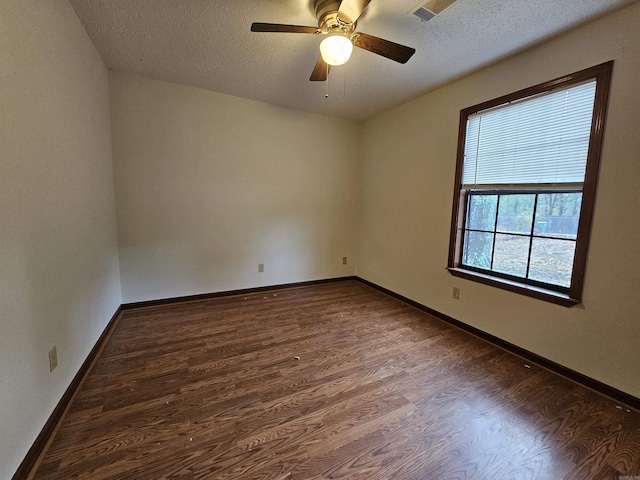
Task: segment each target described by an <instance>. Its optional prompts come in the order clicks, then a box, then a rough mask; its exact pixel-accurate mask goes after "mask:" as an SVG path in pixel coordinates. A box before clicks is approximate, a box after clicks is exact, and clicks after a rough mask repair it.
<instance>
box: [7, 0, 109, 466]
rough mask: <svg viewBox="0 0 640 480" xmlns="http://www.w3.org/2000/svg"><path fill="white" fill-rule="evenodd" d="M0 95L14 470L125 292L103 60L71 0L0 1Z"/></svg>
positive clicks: (9, 435) (9, 437) (9, 436)
mask: <svg viewBox="0 0 640 480" xmlns="http://www.w3.org/2000/svg"><path fill="white" fill-rule="evenodd" d="M0 107H1V108H0V110H1V112H2V113H1V114H0V154H1V159H0V432H1V434H0V478H3V479H8V478H11V476H12V475H13V473H14V472H15V470H16V469H17V468H18V465H19V464H20V462H21V461H22V459H23V458H24V456H25V454H26V453H27V451H28V449H29V448H30V447H31V445H32V443H33V441H34V440H35V438H36V436H37V435H38V434H39V433H40V430H41V429H42V427H43V425H44V424H45V422H46V420H47V418H48V417H49V415H50V414H51V412H52V411H53V409H54V407H55V406H56V404H57V403H58V401H59V400H60V398H61V397H62V394H63V393H64V391H65V390H66V388H67V387H68V386H69V384H70V383H71V380H72V378H73V376H74V375H75V374H76V372H77V371H78V369H79V368H80V366H81V364H82V362H83V361H84V360H85V358H86V356H87V354H88V353H89V351H90V350H91V348H92V347H93V345H94V344H95V341H96V340H97V339H98V337H99V335H100V334H101V333H102V331H103V329H104V328H105V326H106V325H107V322H108V321H109V319H110V318H111V316H112V315H113V314H114V312H115V311H116V309H117V308H118V306H119V305H120V303H121V297H120V285H119V274H118V251H117V243H116V242H117V236H116V223H115V208H114V192H113V174H112V166H111V139H110V126H109V124H110V119H109V98H108V79H107V71H106V69H105V67H104V65H103V63H102V61H101V59H100V57H99V56H98V54H97V52H96V51H95V49H94V48H93V45H92V44H91V42H90V41H89V39H88V37H87V35H86V33H85V31H84V29H83V28H82V26H81V25H80V22H79V21H78V18H77V17H76V15H75V13H74V12H73V10H72V9H71V7H70V6H69V4H68V3H67V1H66V0H47V1H46V2H43V1H36V0H2V2H0ZM54 344H56V345H57V347H58V362H59V365H58V368H57V369H56V370H55V371H54V372H53V373H49V365H48V356H47V352H48V350H49V348H50V347H51V346H52V345H54Z"/></svg>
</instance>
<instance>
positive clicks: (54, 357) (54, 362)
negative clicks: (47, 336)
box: [49, 345, 58, 372]
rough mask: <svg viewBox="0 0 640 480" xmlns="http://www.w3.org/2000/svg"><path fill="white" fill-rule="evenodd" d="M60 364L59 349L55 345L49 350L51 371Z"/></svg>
mask: <svg viewBox="0 0 640 480" xmlns="http://www.w3.org/2000/svg"><path fill="white" fill-rule="evenodd" d="M57 366H58V349H57V348H56V346H55V345H54V346H53V347H51V350H49V372H53V371H54V370H55V369H56V367H57Z"/></svg>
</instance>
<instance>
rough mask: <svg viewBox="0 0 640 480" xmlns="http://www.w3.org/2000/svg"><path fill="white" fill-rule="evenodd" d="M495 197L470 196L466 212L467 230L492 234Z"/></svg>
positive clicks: (494, 222)
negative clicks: (486, 231)
mask: <svg viewBox="0 0 640 480" xmlns="http://www.w3.org/2000/svg"><path fill="white" fill-rule="evenodd" d="M497 206H498V196H497V195H471V196H470V197H469V211H468V212H467V228H470V229H472V230H488V231H490V232H492V231H493V230H494V229H495V224H496V208H497Z"/></svg>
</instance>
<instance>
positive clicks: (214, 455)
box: [32, 280, 640, 480]
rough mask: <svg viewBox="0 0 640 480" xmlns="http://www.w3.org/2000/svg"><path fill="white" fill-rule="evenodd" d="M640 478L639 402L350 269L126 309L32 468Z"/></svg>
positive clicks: (316, 479)
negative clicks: (332, 276)
mask: <svg viewBox="0 0 640 480" xmlns="http://www.w3.org/2000/svg"><path fill="white" fill-rule="evenodd" d="M620 475H638V476H639V477H638V478H640V414H638V412H635V411H633V410H629V409H627V408H626V407H624V406H621V405H617V404H616V403H615V402H614V401H613V400H611V399H608V398H606V397H603V396H600V395H598V394H596V393H594V392H592V391H590V390H587V389H586V388H584V387H581V386H578V385H576V384H574V383H572V382H570V381H568V380H565V379H563V378H561V377H559V376H557V375H554V374H552V373H550V372H548V371H547V370H544V369H541V368H539V367H537V366H535V365H526V364H525V362H524V361H523V360H522V359H520V358H519V357H516V356H514V355H512V354H509V353H507V352H505V351H503V350H500V349H498V348H496V347H494V346H492V345H490V344H488V343H486V342H484V341H482V340H479V339H477V338H475V337H473V336H471V335H469V334H467V333H465V332H462V331H460V330H458V329H456V328H454V327H452V326H450V325H448V324H446V323H443V322H442V321H440V320H438V319H435V318H433V317H430V316H429V315H427V314H425V313H423V312H420V311H418V310H416V309H414V308H412V307H409V306H407V305H405V304H403V303H401V302H399V301H397V300H396V299H393V298H391V297H389V296H387V295H385V294H383V293H380V292H378V291H376V290H374V289H372V288H370V287H368V286H366V285H364V284H362V283H361V282H358V281H356V280H348V281H343V282H333V283H327V284H320V285H313V286H307V287H300V288H290V289H281V290H274V291H268V292H260V293H257V294H251V295H236V296H230V297H222V298H216V299H210V300H199V301H192V302H185V303H178V304H172V305H166V306H154V307H145V308H139V309H134V310H127V311H125V312H123V314H122V317H121V319H120V320H119V322H118V324H117V326H116V328H115V330H114V332H113V334H112V335H111V337H110V338H109V340H108V343H107V344H106V346H105V348H104V349H103V351H102V353H101V355H100V357H99V358H98V360H97V361H96V363H95V365H94V367H93V368H92V370H91V372H90V374H89V375H88V377H87V378H86V379H85V381H84V382H83V384H82V386H81V388H80V390H79V391H78V393H77V395H76V397H75V398H74V400H73V402H72V404H71V406H70V408H69V411H68V413H67V415H66V416H65V418H64V420H63V422H62V423H61V425H60V428H59V429H58V431H57V434H56V436H55V437H54V439H53V441H52V442H51V444H50V447H49V448H48V450H47V451H46V454H45V455H44V457H43V458H42V460H41V462H40V463H39V466H38V468H37V470H36V471H35V472H34V473H33V475H32V478H35V479H38V480H44V479H48V480H52V479H74V478H83V479H92V480H106V479H110V480H115V479H118V480H123V479H175V480H178V479H180V480H192V479H193V480H195V479H274V480H280V479H282V480H284V479H305V480H327V479H338V478H344V479H434V480H436V479H437V480H441V479H450V480H455V479H482V480H500V479H505V480H512V479H513V480H517V479H535V480H538V479H549V480H556V479H564V480H574V479H575V480H585V479H597V480H601V479H603V480H604V479H611V480H618V478H619V476H620Z"/></svg>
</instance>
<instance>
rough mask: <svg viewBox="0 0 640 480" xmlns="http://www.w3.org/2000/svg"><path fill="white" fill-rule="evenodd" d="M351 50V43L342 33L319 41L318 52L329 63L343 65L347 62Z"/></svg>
mask: <svg viewBox="0 0 640 480" xmlns="http://www.w3.org/2000/svg"><path fill="white" fill-rule="evenodd" d="M352 51H353V43H351V40H350V39H349V38H347V37H345V36H344V35H340V34H334V35H329V36H328V37H327V38H325V39H324V40H322V42H320V54H321V55H322V59H323V60H324V61H325V63H328V64H329V65H343V64H345V63H347V61H348V60H349V58H350V57H351V52H352Z"/></svg>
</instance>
